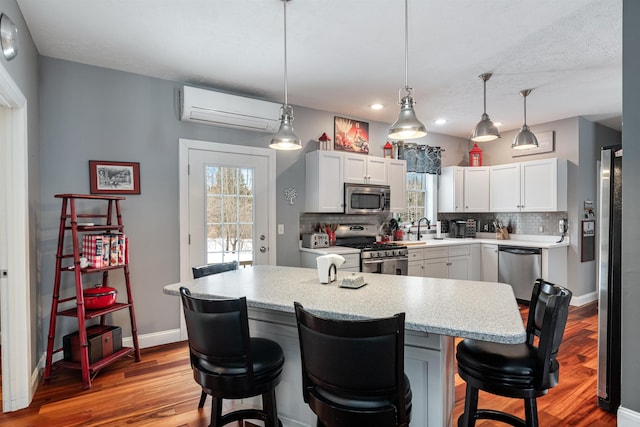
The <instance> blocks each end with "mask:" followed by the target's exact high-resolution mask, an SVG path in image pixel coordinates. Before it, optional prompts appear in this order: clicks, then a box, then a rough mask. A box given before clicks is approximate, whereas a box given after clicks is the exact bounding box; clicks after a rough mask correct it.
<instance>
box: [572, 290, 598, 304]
mask: <svg viewBox="0 0 640 427" xmlns="http://www.w3.org/2000/svg"><path fill="white" fill-rule="evenodd" d="M597 300H598V293H597V292H595V291H594V292H589V293H588V294H584V295H580V296H575V295H574V296H573V297H571V303H570V304H571V305H573V306H577V307H581V306H583V305H585V304H589V303H590V302H593V301H597Z"/></svg>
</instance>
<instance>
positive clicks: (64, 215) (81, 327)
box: [44, 194, 140, 389]
mask: <svg viewBox="0 0 640 427" xmlns="http://www.w3.org/2000/svg"><path fill="white" fill-rule="evenodd" d="M55 197H56V198H59V199H62V212H61V214H60V229H59V232H58V249H57V252H56V273H55V281H54V284H53V299H52V301H51V319H50V321H49V335H48V341H47V360H46V366H45V372H44V380H45V383H48V382H49V380H50V379H51V368H52V362H53V354H54V353H57V352H60V351H61V350H62V348H58V349H54V340H55V333H56V321H57V318H58V316H67V317H75V318H77V320H78V335H79V342H80V362H71V361H67V360H60V361H58V362H56V363H55V366H59V367H63V368H71V369H79V370H81V371H82V386H83V388H85V389H88V388H91V380H92V379H93V377H94V376H95V375H96V374H97V373H98V371H99V370H100V369H102V368H103V367H104V366H106V365H108V364H109V363H111V362H114V361H116V360H118V359H120V358H122V357H124V356H129V355H131V354H133V355H134V357H135V361H136V362H138V361H140V346H139V345H138V332H137V328H136V316H135V311H134V309H133V296H132V293H131V284H130V282H129V264H128V262H125V263H124V264H122V265H117V266H109V267H103V268H91V267H89V268H82V267H81V266H80V256H81V249H82V243H81V241H80V238H81V237H80V236H81V233H96V232H98V233H99V232H108V231H114V232H118V233H124V225H123V224H122V215H121V212H120V201H121V200H125V198H124V197H120V196H97V195H88V194H56V195H55ZM78 199H83V200H94V201H101V202H103V203H106V205H107V206H106V208H107V211H106V213H104V214H94V213H78V212H77V211H76V200H78ZM114 208H115V215H116V223H115V224H114V223H113V221H112V218H113V213H114ZM78 218H83V219H84V218H92V219H97V220H98V221H103V222H104V224H100V225H94V224H93V223H90V224H91V225H88V224H84V225H83V224H80V223H78ZM68 232H71V242H72V246H73V252H72V253H65V252H64V247H65V245H64V243H65V237H66V236H67V234H68ZM112 270H122V271H123V272H124V279H125V284H126V290H127V302H126V303H122V302H117V303H116V304H114V305H113V306H111V307H108V308H105V309H99V310H87V309H85V306H84V296H83V286H82V275H83V274H85V273H95V272H102V286H107V283H108V279H109V272H110V271H112ZM65 272H72V273H74V276H75V295H74V296H71V297H68V298H63V299H60V283H61V277H62V274H63V273H65ZM73 300H75V307H72V308H67V309H60V307H59V305H60V304H64V303H68V302H69V303H70V302H71V301H73ZM67 305H69V304H67ZM123 309H129V317H130V319H131V335H132V338H133V347H123V348H122V349H121V350H119V351H117V352H115V353H113V354H112V355H110V356H107V357H105V358H103V359H100V360H98V361H96V362H94V363H89V352H88V347H89V343H88V339H87V329H86V328H87V325H86V322H87V320H91V319H96V318H99V319H100V324H101V325H104V324H105V315H107V314H109V313H113V312H115V311H118V310H123Z"/></svg>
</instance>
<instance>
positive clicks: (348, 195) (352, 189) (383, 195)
mask: <svg viewBox="0 0 640 427" xmlns="http://www.w3.org/2000/svg"><path fill="white" fill-rule="evenodd" d="M390 203H391V189H390V187H389V186H388V185H372V184H350V183H345V184H344V213H346V214H368V213H380V212H389V205H390Z"/></svg>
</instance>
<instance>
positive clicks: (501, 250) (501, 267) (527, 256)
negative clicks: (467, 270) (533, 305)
mask: <svg viewBox="0 0 640 427" xmlns="http://www.w3.org/2000/svg"><path fill="white" fill-rule="evenodd" d="M540 277H542V249H540V248H522V247H517V246H502V245H499V246H498V282H502V283H508V284H509V285H511V286H512V287H513V293H514V294H515V296H516V299H518V301H521V302H529V301H530V300H531V290H532V289H533V283H534V282H535V281H536V279H539V278H540Z"/></svg>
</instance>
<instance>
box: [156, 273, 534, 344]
mask: <svg viewBox="0 0 640 427" xmlns="http://www.w3.org/2000/svg"><path fill="white" fill-rule="evenodd" d="M350 274H351V273H349V272H343V271H340V270H338V280H337V281H336V282H333V283H331V284H328V285H322V284H320V282H319V280H318V274H317V271H316V270H315V269H308V268H297V267H280V266H265V265H259V266H253V267H248V268H241V269H239V270H235V271H230V272H225V273H221V274H215V275H211V276H206V277H203V278H200V279H195V280H188V281H185V282H181V283H175V284H172V285H167V286H165V287H164V293H165V294H169V295H176V296H177V295H179V289H180V286H185V287H187V288H189V290H190V291H191V293H192V294H193V295H195V296H203V297H227V298H239V297H242V296H246V298H247V305H248V306H249V307H253V308H263V309H268V310H275V311H281V312H289V313H293V312H294V308H293V303H294V301H297V302H299V303H301V304H302V305H303V306H305V308H307V309H309V310H311V311H314V312H315V313H317V314H319V315H324V316H328V317H333V318H339V319H346V320H355V319H367V318H377V317H388V316H392V315H393V314H395V313H400V312H404V313H406V329H407V330H409V331H422V332H429V333H434V334H439V335H448V336H455V337H464V338H473V339H480V340H485V341H493V342H501V343H508V344H513V343H520V342H523V341H524V340H525V331H524V326H523V322H522V318H521V317H520V312H519V310H518V305H517V303H516V300H515V297H514V295H513V290H512V289H511V286H509V285H506V284H503V283H492V282H476V281H467V280H449V279H434V278H423V277H408V276H393V275H385V274H371V273H357V274H361V275H362V276H363V277H364V278H365V281H366V282H367V283H368V284H367V285H366V286H364V287H362V288H360V289H345V288H340V287H339V286H338V285H339V283H340V282H341V281H342V279H343V278H344V277H346V276H347V275H350Z"/></svg>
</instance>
